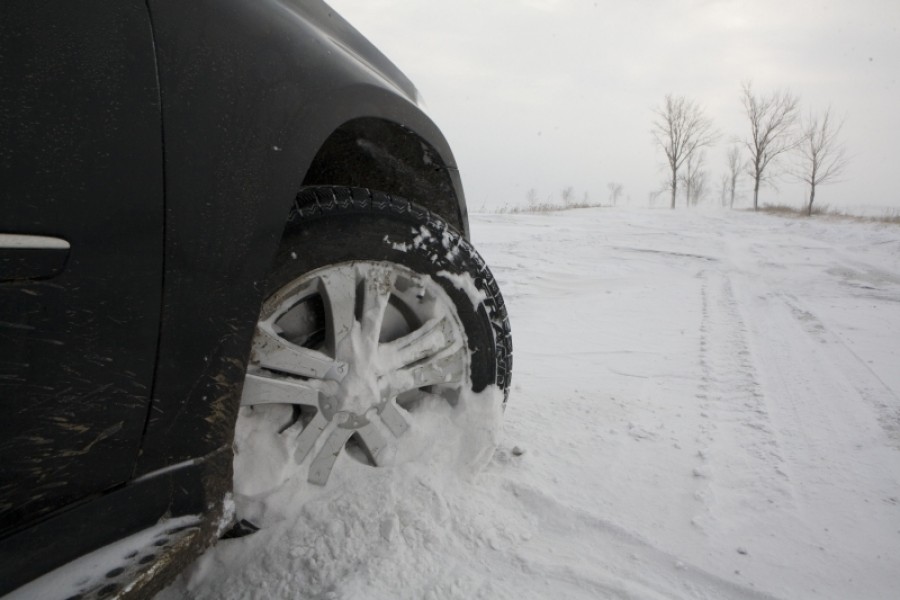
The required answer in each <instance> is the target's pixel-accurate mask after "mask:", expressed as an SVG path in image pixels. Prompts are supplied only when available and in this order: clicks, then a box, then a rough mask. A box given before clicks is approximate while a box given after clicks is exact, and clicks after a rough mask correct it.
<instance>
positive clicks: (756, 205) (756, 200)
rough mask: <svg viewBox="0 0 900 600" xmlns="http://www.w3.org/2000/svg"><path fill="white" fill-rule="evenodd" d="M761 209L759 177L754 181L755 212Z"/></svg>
mask: <svg viewBox="0 0 900 600" xmlns="http://www.w3.org/2000/svg"><path fill="white" fill-rule="evenodd" d="M758 210H759V179H756V181H755V182H754V183H753V212H756V211H758Z"/></svg>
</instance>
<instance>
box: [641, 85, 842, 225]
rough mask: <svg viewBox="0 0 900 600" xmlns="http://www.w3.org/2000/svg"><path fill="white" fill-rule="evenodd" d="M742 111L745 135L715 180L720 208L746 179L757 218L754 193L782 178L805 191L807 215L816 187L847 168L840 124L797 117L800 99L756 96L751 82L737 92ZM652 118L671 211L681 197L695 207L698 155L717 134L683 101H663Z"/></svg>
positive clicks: (701, 175)
mask: <svg viewBox="0 0 900 600" xmlns="http://www.w3.org/2000/svg"><path fill="white" fill-rule="evenodd" d="M741 104H742V105H743V109H744V114H745V115H746V117H747V121H748V124H749V128H750V133H749V135H748V136H747V137H745V138H735V140H734V143H733V144H732V146H731V147H730V148H729V149H728V152H727V155H726V159H727V160H726V169H727V171H726V173H725V174H723V176H722V180H721V182H722V187H721V193H722V200H723V203H724V202H725V201H726V200H728V202H729V205H730V206H732V207H733V206H734V199H735V194H736V190H737V186H738V182H739V180H740V177H741V175H743V174H746V175H747V176H749V177H750V179H751V181H752V183H753V210H758V208H759V190H760V187H761V186H762V185H764V184H767V183H773V182H774V181H775V179H777V177H778V176H780V175H781V174H782V173H783V172H785V171H786V172H787V173H788V174H790V175H791V176H793V178H794V179H796V180H798V181H801V182H803V183H805V184H806V185H807V186H808V187H809V202H808V204H807V214H812V207H813V202H814V201H815V197H816V187H817V186H820V185H824V184H826V183H832V182H834V181H836V180H837V179H838V177H839V176H840V175H841V174H842V173H843V171H844V169H845V168H846V166H847V154H846V150H845V148H844V146H843V144H842V143H841V141H840V132H841V129H842V127H843V122H842V121H839V120H835V119H834V118H833V116H832V114H831V109H830V108H828V109H826V110H825V111H824V112H823V113H821V114H814V113H812V112H810V113H809V115H808V116H806V117H802V116H801V115H800V108H799V105H800V101H799V98H798V97H797V96H796V95H794V94H792V93H791V92H790V91H788V90H777V91H775V92H772V93H770V94H768V95H766V94H757V93H756V92H754V90H753V88H752V84H751V83H749V82H747V83H744V84H743V85H742V87H741ZM654 112H655V115H656V118H655V119H654V121H653V128H652V130H651V131H652V134H653V139H654V141H655V143H656V145H657V146H659V148H660V149H662V151H663V153H664V154H665V156H666V164H667V173H668V176H667V180H666V184H665V189H666V190H667V191H669V192H670V197H671V207H672V208H675V201H676V199H677V197H678V192H679V190H680V189H683V191H684V196H685V198H686V201H687V204H688V205H693V204H696V203H697V202H698V200H699V198H701V197H702V196H703V195H704V194H705V193H706V191H707V187H708V184H707V180H706V174H705V172H704V170H703V162H704V149H705V148H708V147H711V146H713V145H715V143H716V142H717V141H718V140H719V138H720V134H719V132H718V131H717V130H716V128H715V126H714V125H713V122H712V120H711V119H710V118H709V117H708V116H707V115H706V113H705V111H704V110H703V108H702V107H701V106H700V105H699V104H698V103H696V102H695V101H693V100H690V99H688V98H685V97H684V96H674V95H671V94H669V95H667V96H666V98H665V101H664V102H663V104H662V106H661V107H659V108H657V109H656V110H655V111H654ZM789 157H790V158H791V160H786V159H788V158H789ZM786 162H787V163H788V164H785V163H786Z"/></svg>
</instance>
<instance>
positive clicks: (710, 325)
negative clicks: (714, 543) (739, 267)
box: [692, 270, 792, 533]
mask: <svg viewBox="0 0 900 600" xmlns="http://www.w3.org/2000/svg"><path fill="white" fill-rule="evenodd" d="M701 277H702V279H703V283H702V287H701V302H702V321H701V328H700V372H701V383H700V384H699V386H698V388H699V389H698V392H697V395H696V397H697V400H698V401H699V409H700V417H701V418H700V423H701V425H700V437H699V439H698V443H699V444H700V448H701V449H700V450H699V451H698V453H697V459H698V465H697V467H696V468H695V470H694V476H695V478H696V479H697V480H698V481H699V482H700V484H699V485H698V489H697V491H696V493H695V497H696V498H697V499H698V500H699V501H700V503H701V508H700V510H699V512H698V514H697V515H696V516H695V518H694V520H693V521H692V522H693V523H694V525H696V526H697V527H699V528H700V529H701V530H702V531H706V532H707V533H712V532H713V531H714V530H716V529H717V528H718V527H719V517H720V516H722V515H746V514H750V515H755V514H757V513H758V512H760V511H762V510H766V509H767V508H770V507H773V505H783V504H785V503H790V502H791V496H792V494H791V481H790V480H791V478H790V476H789V475H788V471H787V468H786V466H785V463H784V460H783V458H782V455H781V448H780V443H779V440H778V436H777V434H776V432H775V431H774V429H773V426H772V420H771V416H770V414H769V410H768V408H767V406H766V399H765V397H764V394H763V390H762V387H761V386H760V383H759V381H758V380H757V377H756V366H755V364H754V360H753V356H752V354H751V349H750V345H749V342H748V331H747V327H746V325H745V322H744V319H743V316H742V315H741V313H740V310H739V309H738V305H737V300H736V299H735V295H734V291H733V289H732V283H731V280H730V279H729V278H728V276H727V275H726V274H725V273H723V272H721V271H718V270H708V271H704V272H703V273H702V274H701ZM773 472H774V473H776V474H777V477H774V478H773V477H772V473H773Z"/></svg>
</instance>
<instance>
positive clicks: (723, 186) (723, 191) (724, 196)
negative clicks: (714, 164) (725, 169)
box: [719, 173, 730, 208]
mask: <svg viewBox="0 0 900 600" xmlns="http://www.w3.org/2000/svg"><path fill="white" fill-rule="evenodd" d="M729 183H730V182H729V179H728V173H722V176H721V177H720V178H719V202H721V203H722V208H725V207H726V206H728V185H729Z"/></svg>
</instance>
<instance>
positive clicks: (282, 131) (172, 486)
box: [0, 0, 511, 598]
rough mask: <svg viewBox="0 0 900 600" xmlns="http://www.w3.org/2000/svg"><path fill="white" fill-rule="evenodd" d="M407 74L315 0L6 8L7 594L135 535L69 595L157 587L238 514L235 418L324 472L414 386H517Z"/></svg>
mask: <svg viewBox="0 0 900 600" xmlns="http://www.w3.org/2000/svg"><path fill="white" fill-rule="evenodd" d="M416 96H417V93H416V90H415V88H414V87H413V86H412V84H411V83H410V82H409V81H408V80H407V79H406V77H404V76H403V75H402V74H401V73H400V72H399V71H398V70H397V68H396V67H395V66H394V65H393V64H391V63H390V62H389V61H388V60H387V59H385V58H384V56H382V55H381V54H380V53H379V52H378V51H377V50H376V49H375V48H374V47H373V46H372V45H371V44H370V43H369V42H368V41H366V40H365V39H364V38H363V37H362V36H361V35H360V34H359V33H358V32H357V31H355V30H354V29H353V28H352V27H351V26H350V25H348V24H347V22H346V21H344V20H343V19H342V18H341V17H340V16H338V15H337V14H335V13H334V11H333V10H331V9H330V8H329V7H328V6H327V5H326V4H324V3H323V2H321V1H319V0H215V1H213V0H191V1H189V2H188V1H184V0H92V1H91V2H70V1H65V2H64V1H62V0H57V1H49V2H38V1H35V0H4V1H3V2H2V3H0V405H2V418H0V595H3V594H6V593H9V592H11V591H13V590H16V589H17V588H19V587H20V586H22V585H24V584H26V583H28V582H29V581H31V580H33V579H35V578H37V577H39V576H41V575H42V574H45V573H47V572H49V571H51V570H53V569H55V568H57V567H59V566H60V565H63V564H64V563H67V562H69V561H72V560H73V559H76V558H78V557H82V556H84V555H85V554H87V553H90V552H92V551H94V550H96V549H98V548H101V547H105V546H108V545H109V544H111V543H113V542H117V541H119V540H123V539H130V537H131V538H133V537H134V534H136V533H138V532H147V531H151V532H156V533H154V535H153V536H151V539H150V543H148V544H147V548H143V549H141V548H138V549H133V550H131V551H129V552H127V553H125V554H124V555H123V556H121V557H119V559H120V560H119V559H117V560H119V562H118V563H116V564H115V565H110V569H109V571H108V572H106V573H103V574H102V576H100V577H94V578H87V579H85V580H83V581H81V582H80V584H79V587H78V589H73V590H71V595H72V596H74V597H79V598H94V597H109V596H113V595H122V596H128V597H144V596H149V595H151V594H152V593H154V592H155V591H156V590H158V589H159V588H160V586H162V585H163V584H164V583H165V582H166V581H168V580H170V579H171V577H173V576H174V574H175V573H176V572H177V570H178V569H180V568H182V566H183V565H184V564H185V563H186V561H188V560H189V559H190V558H191V557H193V556H196V555H197V554H198V553H199V552H201V551H202V550H203V548H205V547H206V546H208V545H209V544H210V543H212V542H214V541H215V539H216V538H217V537H218V536H219V535H221V534H222V533H223V531H226V530H228V529H229V527H231V525H232V522H233V521H234V520H236V519H237V520H239V519H240V518H241V515H240V514H238V515H237V516H236V517H232V515H231V513H230V512H227V511H225V510H224V507H225V506H226V505H227V504H228V502H227V498H228V497H229V494H230V492H231V490H232V487H233V481H234V480H233V470H234V469H233V465H234V464H236V465H238V466H239V468H238V469H237V471H238V472H237V473H235V474H234V477H239V476H240V473H239V471H240V464H241V460H242V454H243V455H244V456H245V457H246V455H247V454H248V453H252V452H253V449H252V446H253V443H252V442H253V435H252V433H251V434H247V435H243V434H242V436H239V437H238V439H237V440H235V430H236V427H237V429H238V430H242V427H243V428H244V430H246V431H249V432H253V431H259V430H260V427H263V428H265V427H269V428H270V430H271V431H269V434H270V435H280V436H282V437H284V436H288V437H289V438H290V440H291V447H292V448H293V457H292V460H293V461H295V462H296V463H297V465H298V466H297V467H296V469H298V472H300V473H302V476H305V477H307V478H308V479H309V481H310V482H311V484H318V485H321V484H324V483H325V482H326V480H327V479H328V475H329V473H330V472H331V469H332V466H333V464H334V461H335V457H336V456H337V455H338V454H339V453H341V452H352V454H353V456H356V457H362V458H361V459H362V460H366V461H368V462H370V463H372V464H376V465H377V464H378V462H379V456H380V454H381V453H382V452H383V451H384V449H385V448H386V447H389V446H390V444H391V440H392V439H394V438H395V437H397V436H402V435H403V433H404V431H405V430H406V429H407V427H408V424H409V419H410V418H411V414H412V413H414V412H415V411H416V410H417V408H419V407H420V406H421V405H423V404H424V403H423V401H422V400H423V398H428V399H433V398H434V397H438V398H440V399H443V400H444V401H446V402H450V403H456V402H457V401H458V399H459V398H460V396H461V394H466V393H469V392H470V391H474V392H480V391H482V390H484V389H485V388H488V387H489V386H494V387H495V388H496V391H497V393H496V394H495V396H496V398H497V402H498V403H502V402H505V395H506V392H507V390H508V387H509V378H510V369H511V344H510V337H509V324H508V321H507V316H506V310H505V308H504V305H503V301H502V299H501V296H500V293H499V291H498V289H497V286H496V284H495V282H494V279H493V277H492V276H491V274H490V272H489V270H488V269H487V267H486V266H485V264H484V262H483V261H482V259H481V258H480V257H479V256H478V254H476V252H475V251H474V250H473V248H472V246H471V245H470V243H469V241H468V224H467V215H466V205H465V200H464V197H463V192H462V187H461V183H460V178H459V173H458V171H457V169H456V166H455V163H454V159H453V155H452V154H451V152H450V149H449V148H448V146H447V143H446V141H445V139H444V137H443V136H442V135H441V133H440V131H439V130H438V128H437V127H436V126H435V125H434V124H433V123H432V122H431V121H430V120H429V119H428V117H427V116H426V115H425V114H424V113H423V112H422V111H421V109H420V108H419V106H418V104H417V98H416ZM248 423H249V424H251V425H252V426H250V427H245V425H247V424H248ZM253 458H254V460H259V459H260V457H259V456H256V457H253ZM262 459H263V460H265V459H266V457H265V456H263V457H262ZM273 460H280V459H275V458H273ZM169 525H171V526H169ZM247 528H251V529H252V524H250V523H244V529H247ZM145 537H146V536H145ZM135 539H136V538H135Z"/></svg>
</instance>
